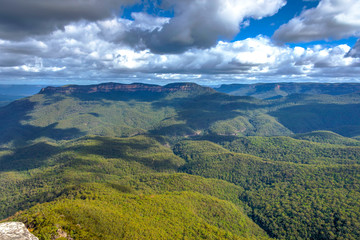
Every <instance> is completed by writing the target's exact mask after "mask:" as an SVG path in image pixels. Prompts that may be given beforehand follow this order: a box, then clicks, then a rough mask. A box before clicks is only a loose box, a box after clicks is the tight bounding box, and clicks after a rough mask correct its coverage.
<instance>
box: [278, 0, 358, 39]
mask: <svg viewBox="0 0 360 240" xmlns="http://www.w3.org/2000/svg"><path fill="white" fill-rule="evenodd" d="M359 9H360V1H358V0H321V1H320V3H319V4H318V6H317V7H316V8H312V9H308V10H305V11H303V12H302V13H301V14H300V16H297V17H295V18H293V19H291V20H290V21H289V22H288V23H287V24H284V25H282V26H281V27H280V28H279V29H278V30H277V31H276V32H275V33H274V36H273V39H274V40H276V41H278V42H281V43H286V42H311V41H315V40H327V39H341V38H346V37H350V36H360V14H359Z"/></svg>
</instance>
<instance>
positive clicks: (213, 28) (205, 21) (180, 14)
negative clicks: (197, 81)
mask: <svg viewBox="0 0 360 240" xmlns="http://www.w3.org/2000/svg"><path fill="white" fill-rule="evenodd" d="M285 4H286V2H285V0H253V1H248V0H182V1H178V0H163V1H162V6H161V7H163V8H165V9H173V10H174V17H173V18H171V19H170V20H169V22H168V23H166V24H164V25H163V27H162V28H161V29H155V30H154V31H151V32H147V33H144V32H137V37H138V39H141V41H143V43H145V45H146V47H148V48H149V49H150V50H151V51H152V52H155V53H179V52H184V51H186V50H187V49H190V48H193V47H197V48H208V47H211V46H213V45H215V44H216V43H217V41H218V40H219V38H223V39H231V38H233V37H234V36H235V35H236V34H237V33H238V32H239V30H240V25H241V24H242V23H243V21H244V19H245V18H255V19H261V18H263V17H266V16H271V15H274V14H275V13H277V11H278V10H279V9H280V8H281V7H283V6H284V5H285Z"/></svg>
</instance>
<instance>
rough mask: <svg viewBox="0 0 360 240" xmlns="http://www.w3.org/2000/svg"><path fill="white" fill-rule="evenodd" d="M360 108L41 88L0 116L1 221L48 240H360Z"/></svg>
mask: <svg viewBox="0 0 360 240" xmlns="http://www.w3.org/2000/svg"><path fill="white" fill-rule="evenodd" d="M359 104H360V95H359V94H356V93H354V94H345V95H308V94H292V95H289V96H286V97H282V98H279V99H273V100H260V99H256V98H253V97H247V96H245V97H240V96H231V95H227V94H224V93H219V92H217V91H215V90H213V89H211V88H206V87H202V86H199V85H196V84H192V83H176V84H170V85H165V86H159V85H148V84H140V83H139V84H138V83H135V84H115V83H107V84H100V85H90V86H77V85H69V86H63V87H47V88H43V89H42V90H41V91H40V92H39V93H38V94H36V95H33V96H30V97H27V98H23V99H20V100H17V101H15V102H12V103H11V104H9V105H7V106H5V107H2V108H0V116H1V117H0V131H1V132H2V134H1V135H0V142H1V148H0V181H1V183H2V184H1V185H0V192H1V194H0V219H4V220H3V221H21V222H24V223H25V224H26V226H27V227H28V228H29V229H31V230H32V232H33V233H34V234H35V235H36V236H38V237H39V238H40V239H54V238H55V237H57V236H58V237H59V236H63V237H64V236H66V237H65V238H66V239H119V236H121V237H120V239H129V238H134V239H136V238H138V239H164V238H165V239H183V238H185V239H186V238H187V239H201V238H205V239H268V238H269V237H272V238H276V239H359V237H360V232H359V229H360V215H359V213H360V205H359V203H360V195H359V193H360V189H359V186H360V168H359V166H360V162H359V159H360V144H359V141H358V140H357V138H356V136H360V131H358V130H359V129H360V122H359V121H360V120H359V119H360V112H359V111H358V105H359ZM330 131H332V132H330ZM350 137H354V138H350ZM169 229H170V230H169Z"/></svg>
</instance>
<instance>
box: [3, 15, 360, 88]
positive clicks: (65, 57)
mask: <svg viewBox="0 0 360 240" xmlns="http://www.w3.org/2000/svg"><path fill="white" fill-rule="evenodd" d="M132 24H134V23H133V22H131V21H129V20H124V21H123V20H119V19H109V20H104V21H99V22H96V23H86V22H79V23H76V24H71V25H68V26H66V27H65V28H64V30H63V31H62V30H58V31H56V32H54V33H53V34H51V35H49V36H46V37H38V38H37V39H27V40H24V41H21V42H11V41H0V49H1V51H2V52H3V53H4V54H2V55H0V79H9V78H21V77H23V76H25V77H29V76H30V77H41V78H47V79H85V80H89V79H93V80H98V81H114V80H119V79H122V81H125V82H127V81H128V82H134V81H145V82H146V81H148V82H151V81H155V82H157V83H162V82H166V81H167V82H169V81H172V80H176V81H197V82H200V83H207V84H210V83H216V82H223V81H229V82H234V81H245V80H247V81H266V80H267V79H272V80H275V79H277V80H279V79H280V80H281V79H283V80H284V81H285V80H286V79H287V80H288V81H289V80H296V79H299V78H301V79H311V80H312V81H314V80H317V79H322V78H326V79H330V80H329V81H331V80H334V79H336V78H337V77H342V78H344V77H347V78H352V77H355V76H358V74H359V73H360V68H359V66H360V59H359V58H356V57H351V56H350V57H349V56H348V55H349V54H348V53H349V51H350V47H349V46H347V45H339V46H335V47H323V46H320V45H317V46H314V47H311V48H302V47H294V48H291V47H287V46H277V45H274V44H273V43H272V42H271V40H270V39H269V38H267V37H263V36H258V37H257V38H249V39H245V40H241V41H235V42H231V43H230V42H224V41H220V42H218V43H217V44H216V45H215V46H213V47H210V48H208V49H198V48H192V49H189V50H187V51H185V52H184V53H181V54H155V53H153V52H151V51H150V50H149V49H145V50H136V49H133V48H132V47H131V46H129V45H127V44H126V43H121V42H119V43H117V42H114V41H109V40H107V39H106V38H105V37H104V34H106V33H108V34H110V35H111V34H112V32H111V31H112V30H113V27H116V28H118V30H119V31H118V32H124V33H125V32H127V31H128V30H129V29H131V28H132ZM157 26H159V25H157ZM160 26H161V24H160ZM15 50H16V51H15ZM261 79H263V80H261ZM202 81H203V82H202ZM207 81H209V82H207Z"/></svg>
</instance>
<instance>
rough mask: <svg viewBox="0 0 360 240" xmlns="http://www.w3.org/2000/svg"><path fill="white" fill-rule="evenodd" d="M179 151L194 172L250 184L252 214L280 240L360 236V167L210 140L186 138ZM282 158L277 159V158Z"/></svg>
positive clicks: (245, 185) (185, 168)
mask: <svg viewBox="0 0 360 240" xmlns="http://www.w3.org/2000/svg"><path fill="white" fill-rule="evenodd" d="M174 151H175V153H176V154H177V155H179V156H181V157H183V158H184V159H185V160H186V161H187V163H186V164H185V165H184V166H183V167H182V169H183V171H185V172H187V173H189V174H195V175H200V176H203V177H207V178H219V179H222V180H226V181H229V182H232V183H234V184H236V185H238V186H240V187H243V188H244V190H245V191H244V192H243V193H242V194H241V198H240V199H241V200H242V201H244V202H245V203H247V204H248V205H249V206H250V208H251V211H250V213H249V215H250V216H251V218H252V219H253V220H254V221H255V222H256V223H257V224H258V225H259V226H260V227H262V228H263V229H264V230H266V231H267V232H268V233H269V234H270V236H272V237H275V238H278V239H358V238H359V237H360V231H359V228H358V227H359V226H360V214H359V213H360V201H359V199H360V189H359V186H360V166H359V165H358V164H350V165H348V164H344V165H328V166H326V165H320V166H316V167H314V166H313V165H303V164H294V163H285V162H278V161H272V160H264V159H262V158H259V157H255V156H251V155H248V154H240V153H233V152H230V151H228V150H226V149H224V148H222V147H221V146H219V145H216V144H214V143H211V142H208V141H184V142H180V143H179V144H177V145H176V146H175V149H174ZM274 160H276V159H274Z"/></svg>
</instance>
